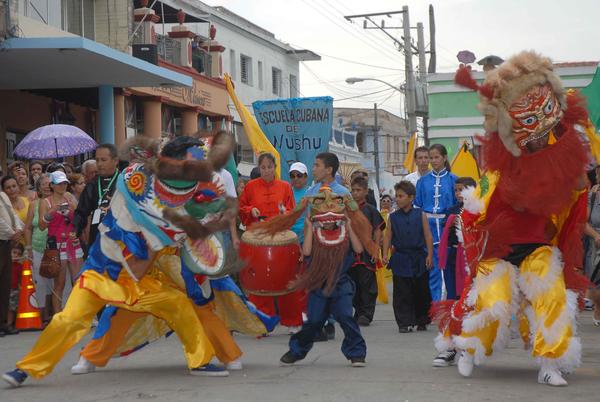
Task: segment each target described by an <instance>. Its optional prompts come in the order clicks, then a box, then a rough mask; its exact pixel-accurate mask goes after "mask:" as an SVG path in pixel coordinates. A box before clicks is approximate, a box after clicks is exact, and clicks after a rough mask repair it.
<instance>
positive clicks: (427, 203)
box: [415, 144, 456, 301]
mask: <svg viewBox="0 0 600 402" xmlns="http://www.w3.org/2000/svg"><path fill="white" fill-rule="evenodd" d="M429 158H430V163H431V168H432V170H431V172H429V173H427V174H426V175H425V176H423V177H421V178H420V179H419V181H418V182H417V193H416V197H415V206H417V207H419V208H421V209H422V210H423V212H425V215H426V216H427V219H428V222H429V229H430V231H431V235H432V236H433V267H432V268H431V270H430V272H429V289H430V291H431V298H432V300H433V301H439V300H441V299H442V289H443V286H444V280H443V278H442V273H441V272H440V269H439V264H438V246H439V243H440V238H441V236H442V232H443V230H444V225H445V224H446V217H447V215H448V210H449V209H450V208H451V207H452V206H454V205H455V204H456V197H455V195H454V183H455V182H456V176H455V175H453V174H452V173H450V164H449V163H448V151H446V147H444V146H443V145H441V144H433V145H432V146H430V147H429Z"/></svg>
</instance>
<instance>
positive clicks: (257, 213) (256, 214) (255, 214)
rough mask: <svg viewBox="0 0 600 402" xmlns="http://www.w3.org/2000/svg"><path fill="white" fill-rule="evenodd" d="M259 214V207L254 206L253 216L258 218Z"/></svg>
mask: <svg viewBox="0 0 600 402" xmlns="http://www.w3.org/2000/svg"><path fill="white" fill-rule="evenodd" d="M259 216H260V211H259V210H258V208H252V217H253V218H256V219H258V217H259Z"/></svg>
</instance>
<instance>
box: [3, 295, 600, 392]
mask: <svg viewBox="0 0 600 402" xmlns="http://www.w3.org/2000/svg"><path fill="white" fill-rule="evenodd" d="M579 322H580V325H579V331H580V336H581V338H582V343H583V345H584V349H583V365H582V367H581V368H580V369H579V370H578V371H577V373H576V374H575V375H571V376H569V377H568V378H567V380H568V381H569V386H568V387H566V388H551V387H549V386H544V385H539V384H537V367H536V365H535V363H534V361H533V360H532V359H531V358H530V357H529V356H528V353H527V352H525V351H523V349H522V347H521V343H520V341H518V340H513V341H512V343H511V345H510V347H509V349H507V350H505V351H503V352H502V353H500V354H498V355H497V356H493V357H492V358H491V359H489V360H488V361H487V362H486V364H485V365H484V366H482V367H479V368H475V371H474V373H473V377H472V378H469V379H465V378H462V377H461V376H460V375H459V374H458V372H457V370H456V367H451V368H433V367H431V361H432V359H433V357H434V356H435V352H434V350H433V338H434V337H435V335H436V334H435V331H434V330H433V329H430V330H429V331H427V332H424V333H423V332H419V333H416V332H413V333H410V334H400V333H398V330H397V327H396V324H395V322H394V319H393V312H392V308H391V306H390V305H378V306H377V311H376V314H375V321H374V322H373V324H372V325H371V326H370V327H367V328H364V330H363V333H364V335H365V338H366V340H367V347H368V355H367V367H366V368H351V367H350V365H349V363H348V362H347V361H346V360H345V359H344V357H343V355H342V354H341V352H340V346H341V330H340V328H339V327H336V331H337V334H336V339H335V340H334V341H329V342H325V343H317V344H315V347H314V349H313V350H312V351H311V353H309V355H308V356H307V358H306V359H305V360H304V361H302V362H300V363H299V364H297V365H296V366H292V367H280V366H279V357H280V356H281V355H282V354H283V353H285V351H286V350H287V340H288V335H287V334H286V333H285V332H284V331H283V330H279V329H278V331H276V334H275V335H273V336H270V337H268V338H263V339H258V340H257V339H254V338H249V337H246V336H237V338H236V339H237V340H238V341H239V343H240V346H241V347H242V350H243V351H244V353H245V355H244V357H243V361H244V366H245V367H244V370H243V371H241V372H232V373H231V376H230V377H228V378H206V377H194V376H190V375H188V374H187V370H186V367H185V361H184V358H183V353H182V352H181V346H180V345H179V343H178V341H177V339H176V338H175V337H174V336H173V337H171V338H169V339H167V340H161V341H158V342H155V343H154V344H151V345H150V346H148V347H146V348H145V350H142V351H140V352H137V353H134V354H133V355H131V356H129V357H127V358H119V359H115V360H113V361H112V362H111V363H110V364H109V366H108V367H107V368H104V369H99V370H98V371H96V372H95V373H93V374H88V375H83V376H73V375H71V374H70V371H69V369H70V367H71V365H72V364H74V363H75V362H76V361H77V350H78V349H79V347H76V348H74V349H73V350H72V351H71V352H69V353H68V355H67V356H66V357H65V359H64V360H63V361H62V362H61V363H60V364H59V365H58V366H57V367H56V369H55V370H54V372H53V373H52V374H51V375H50V376H48V377H46V378H44V379H43V380H41V381H35V380H31V379H28V381H27V383H26V385H25V386H24V387H23V388H20V389H16V390H11V389H6V388H4V383H3V384H2V385H0V400H1V401H3V402H8V401H19V402H22V401H113V400H115V401H116V400H119V401H139V400H155V401H169V402H176V401H191V400H194V401H196V400H201V401H261V402H263V401H303V402H306V401H370V402H375V401H444V402H450V401H510V400H515V401H542V400H543V401H566V400H569V402H574V401H586V402H590V401H594V400H598V395H599V392H600V328H596V327H594V326H593V325H592V324H591V314H590V313H589V312H584V313H582V315H581V317H580V320H579ZM37 336H38V333H37V332H33V333H23V334H20V335H16V336H7V337H4V338H0V356H1V357H2V358H1V359H0V370H2V371H6V370H9V369H11V368H12V364H13V363H12V362H14V361H15V360H17V359H18V358H20V357H21V356H22V355H23V354H24V353H26V352H27V351H28V350H29V348H30V347H31V346H32V344H33V343H34V341H35V339H36V338H37ZM86 339H87V338H86Z"/></svg>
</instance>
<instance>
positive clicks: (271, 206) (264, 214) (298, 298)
mask: <svg viewBox="0 0 600 402" xmlns="http://www.w3.org/2000/svg"><path fill="white" fill-rule="evenodd" d="M258 167H259V169H260V177H259V178H256V179H254V180H250V181H249V182H248V183H247V184H246V187H244V191H243V192H242V194H241V195H240V198H239V205H240V219H241V220H242V223H243V224H244V225H245V226H246V227H248V226H250V225H251V224H253V223H255V222H259V221H261V220H265V219H269V218H270V217H272V216H276V215H279V214H283V213H285V212H287V211H291V210H293V209H294V207H295V206H296V204H295V202H294V193H293V192H292V187H291V186H290V184H289V183H288V182H285V181H283V180H279V179H276V178H275V158H274V157H273V155H271V154H269V153H263V154H261V155H260V156H259V157H258ZM248 298H249V299H250V301H251V302H252V303H254V304H255V305H256V307H257V308H258V309H260V310H261V311H262V312H264V313H265V314H268V315H275V314H276V311H275V296H255V295H249V296H248ZM277 299H278V300H277V302H278V307H279V316H280V317H281V324H282V325H285V326H287V327H289V331H290V333H296V332H297V331H299V330H300V327H301V326H302V311H303V310H304V297H303V292H300V291H296V292H292V293H289V294H287V295H283V296H278V297H277Z"/></svg>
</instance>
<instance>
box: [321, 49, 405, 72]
mask: <svg viewBox="0 0 600 402" xmlns="http://www.w3.org/2000/svg"><path fill="white" fill-rule="evenodd" d="M319 54H320V55H321V56H325V57H329V58H331V59H336V60H340V61H345V62H346V63H352V64H359V65H361V66H366V67H373V68H381V69H384V70H394V71H402V72H405V71H406V70H403V69H401V68H392V67H384V66H377V65H375V64H369V63H361V62H359V61H352V60H348V59H344V58H341V57H337V56H331V55H327V54H324V53H321V52H319Z"/></svg>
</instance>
